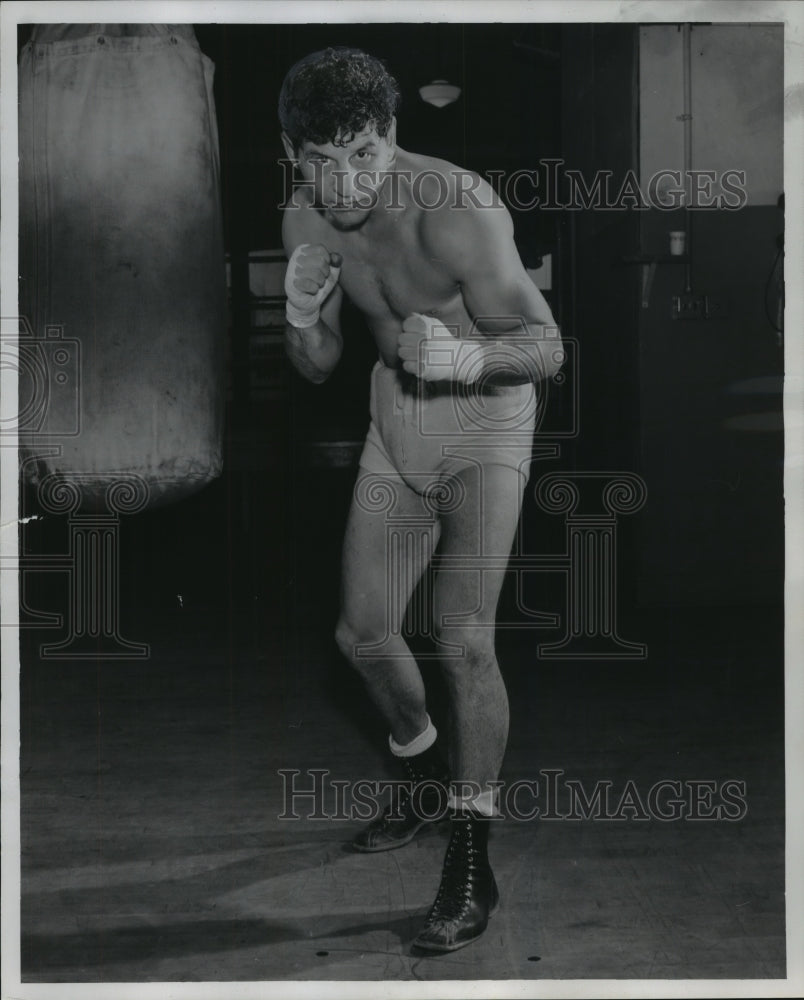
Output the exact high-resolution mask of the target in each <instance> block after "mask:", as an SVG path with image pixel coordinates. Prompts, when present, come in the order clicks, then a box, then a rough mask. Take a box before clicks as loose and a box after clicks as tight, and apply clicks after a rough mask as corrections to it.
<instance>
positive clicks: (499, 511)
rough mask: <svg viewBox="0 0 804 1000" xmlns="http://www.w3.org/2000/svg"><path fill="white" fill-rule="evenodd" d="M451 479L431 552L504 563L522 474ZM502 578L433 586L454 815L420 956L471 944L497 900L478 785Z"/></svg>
mask: <svg viewBox="0 0 804 1000" xmlns="http://www.w3.org/2000/svg"><path fill="white" fill-rule="evenodd" d="M459 478H460V480H461V483H462V484H463V486H464V492H465V499H464V502H463V503H462V504H461V505H460V506H459V507H458V509H457V510H455V511H452V512H450V513H448V514H445V515H444V516H443V519H442V535H441V553H442V554H443V555H445V556H459V557H460V556H463V557H478V556H481V555H485V556H494V557H496V559H498V560H499V559H500V557H502V558H504V559H506V560H507V559H508V556H509V555H510V552H511V545H512V543H513V540H514V535H515V533H516V528H517V523H518V519H519V512H520V507H521V502H522V493H523V489H524V483H523V481H522V477H521V476H520V475H519V474H518V473H517V472H516V471H515V470H512V469H509V468H507V467H505V466H495V465H491V466H485V467H482V468H481V467H478V466H473V467H472V468H469V469H466V470H463V471H462V472H461V473H460V474H459ZM470 561H471V559H470ZM504 576H505V573H504V570H502V569H490V570H483V571H482V572H479V571H478V570H477V569H475V570H471V569H470V570H458V571H455V570H449V569H446V570H442V571H440V572H439V574H438V578H437V581H436V594H435V625H436V632H437V635H438V636H439V638H440V639H441V640H442V641H444V642H449V643H453V644H455V643H458V644H460V646H461V647H463V655H461V656H450V657H445V658H444V660H443V667H444V671H445V674H446V678H447V684H448V688H449V695H450V707H451V711H452V716H453V731H452V734H451V736H452V742H451V749H452V755H451V763H452V768H453V784H454V787H455V790H456V805H457V806H458V809H457V810H456V814H455V816H454V817H453V819H452V833H451V837H450V844H449V847H448V848H447V853H446V857H445V860H444V869H443V872H442V877H441V885H440V887H439V890H438V894H437V896H436V899H435V902H434V903H433V906H432V907H431V908H430V911H429V913H428V915H427V918H426V920H425V924H424V927H423V929H422V931H421V932H420V933H419V935H418V936H417V938H416V940H415V941H414V946H415V947H417V948H420V949H425V950H428V951H435V952H447V951H453V950H455V949H457V948H462V947H463V946H464V945H467V944H469V943H470V942H471V941H474V940H475V939H476V938H477V937H479V936H480V935H481V934H482V933H483V932H484V930H485V929H486V925H487V923H488V918H489V915H490V914H491V913H492V912H493V910H494V909H495V908H496V906H497V903H498V902H499V894H498V891H497V885H496V882H495V880H494V875H493V873H492V870H491V866H490V865H489V861H488V851H487V841H488V832H489V823H490V819H489V818H488V817H490V816H491V815H493V814H494V812H495V801H494V795H493V792H492V791H491V790H490V789H489V788H488V785H487V783H488V782H493V781H495V780H496V779H497V778H498V777H499V772H500V766H501V764H502V758H503V754H504V753H505V745H506V742H507V739H508V696H507V694H506V691H505V685H504V683H503V679H502V676H501V674H500V670H499V666H498V664H497V657H496V655H495V650H494V626H493V623H494V619H495V617H496V611H497V604H498V602H499V597H500V590H501V588H502V583H503V579H504ZM453 616H454V617H453ZM462 785H464V787H462ZM476 790H477V791H479V794H477V793H476Z"/></svg>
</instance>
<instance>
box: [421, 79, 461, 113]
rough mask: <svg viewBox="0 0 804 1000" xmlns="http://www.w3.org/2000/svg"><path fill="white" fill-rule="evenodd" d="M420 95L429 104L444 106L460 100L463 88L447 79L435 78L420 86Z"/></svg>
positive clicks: (437, 106) (438, 106)
mask: <svg viewBox="0 0 804 1000" xmlns="http://www.w3.org/2000/svg"><path fill="white" fill-rule="evenodd" d="M419 95H420V97H421V99H422V100H423V101H425V102H426V103H427V104H432V105H433V106H434V107H436V108H443V107H446V106H447V104H452V103H453V102H455V101H457V100H458V98H459V97H460V96H461V88H460V87H456V86H455V84H454V83H448V82H447V81H446V80H433V82H432V83H428V84H426V85H425V86H424V87H419Z"/></svg>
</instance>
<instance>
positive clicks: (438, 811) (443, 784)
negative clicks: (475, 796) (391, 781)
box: [352, 720, 449, 853]
mask: <svg viewBox="0 0 804 1000" xmlns="http://www.w3.org/2000/svg"><path fill="white" fill-rule="evenodd" d="M430 730H432V739H433V742H432V743H431V744H430V746H428V747H427V749H426V750H423V751H421V752H420V753H417V754H414V755H412V756H401V755H399V754H398V753H396V754H395V755H396V756H398V757H399V760H400V761H401V763H402V767H403V768H404V770H405V773H406V775H407V779H408V782H409V783H410V790H408V788H407V787H405V786H403V787H402V788H401V789H400V795H399V800H398V804H397V805H396V808H395V806H394V803H393V800H392V804H391V805H390V806H387V807H386V808H385V810H384V811H383V813H382V815H381V816H379V817H378V818H377V819H375V820H372V821H371V822H370V823H369V824H368V825H367V826H366V827H364V828H363V829H362V830H361V831H360V833H359V834H358V835H357V836H356V837H355V839H354V840H353V841H352V848H353V849H354V850H355V851H362V852H364V853H371V852H374V851H393V850H394V849H395V848H397V847H404V846H405V844H409V843H410V842H411V840H413V838H414V837H415V836H416V834H417V833H418V832H419V831H420V830H421V829H422V828H423V827H425V826H430V825H432V824H433V823H438V822H439V821H440V820H442V819H444V817H445V816H446V815H447V794H448V793H447V789H448V786H449V775H448V772H447V767H446V765H445V763H444V760H443V758H442V756H441V753H440V751H439V749H438V747H437V746H436V743H435V727H434V726H433V724H432V722H429V720H428V729H427V730H425V733H429V732H430ZM422 736H424V734H422ZM428 738H429V737H428ZM414 742H415V741H414ZM396 747H397V745H396V744H395V743H394V742H393V741H391V750H392V751H394V750H395V748H396Z"/></svg>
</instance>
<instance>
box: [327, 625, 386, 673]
mask: <svg viewBox="0 0 804 1000" xmlns="http://www.w3.org/2000/svg"><path fill="white" fill-rule="evenodd" d="M385 638H386V631H385V629H384V628H382V627H381V626H380V624H379V623H376V624H372V623H371V622H370V621H366V622H364V623H363V624H361V625H360V626H357V625H355V624H354V623H353V622H352V621H350V619H348V618H347V617H345V616H344V615H341V617H340V618H339V619H338V624H337V625H336V626H335V643H336V645H337V646H338V649H339V650H340V651H341V653H342V654H343V655H344V656H345V657H346V659H347V660H348V661H349V662H350V663H351V664H352V665H353V666H355V667H357V668H358V669H359V668H360V667H361V665H362V664H363V663H364V662H365V660H366V656H365V655H361V654H365V653H366V652H367V647H370V646H376V645H380V644H381V643H382V642H383V640H384V639H385Z"/></svg>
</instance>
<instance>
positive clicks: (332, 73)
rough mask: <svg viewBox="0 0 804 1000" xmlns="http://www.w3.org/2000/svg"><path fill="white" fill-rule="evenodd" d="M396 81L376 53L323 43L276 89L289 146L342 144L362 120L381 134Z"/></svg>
mask: <svg viewBox="0 0 804 1000" xmlns="http://www.w3.org/2000/svg"><path fill="white" fill-rule="evenodd" d="M399 99H400V96H399V87H398V86H397V83H396V80H394V78H393V77H392V76H391V74H390V73H389V72H388V70H387V69H386V68H385V66H384V65H383V64H382V63H381V62H380V60H379V59H377V58H375V57H374V56H370V55H369V54H368V53H367V52H362V51H361V50H360V49H351V48H346V47H338V48H329V49H323V50H322V51H320V52H313V53H311V54H310V55H309V56H305V57H304V59H301V60H299V62H297V63H296V64H295V66H293V67H292V68H291V69H290V70H289V71H288V74H287V76H286V77H285V80H284V82H283V84H282V90H281V91H280V93H279V121H280V122H281V124H282V128H283V130H284V132H285V134H286V135H287V136H288V138H289V139H290V141H291V142H292V143H293V148H294V149H299V148H300V146H301V144H302V143H303V142H304V141H305V140H307V141H308V142H320V143H325V142H332V143H335V142H336V141H337V143H338V144H339V145H341V146H345V145H346V144H347V143H349V142H351V141H352V140H353V139H354V137H355V135H358V134H359V133H360V132H362V131H363V130H364V129H365V128H366V126H367V125H372V126H373V127H374V128H375V129H376V131H377V135H379V136H385V135H387V134H388V129H389V128H390V126H391V119H392V118H393V116H394V114H395V113H396V109H397V108H398V107H399Z"/></svg>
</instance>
